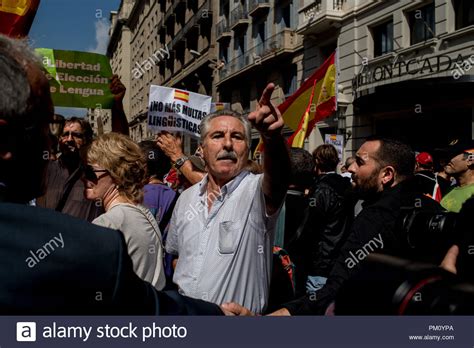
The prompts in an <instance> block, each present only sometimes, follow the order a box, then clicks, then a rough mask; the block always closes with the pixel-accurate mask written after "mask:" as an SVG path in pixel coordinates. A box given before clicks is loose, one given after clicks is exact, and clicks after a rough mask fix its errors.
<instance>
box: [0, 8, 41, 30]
mask: <svg viewBox="0 0 474 348" xmlns="http://www.w3.org/2000/svg"><path fill="white" fill-rule="evenodd" d="M39 3H40V0H0V33H1V34H5V35H7V36H10V37H13V38H21V37H25V36H27V35H28V33H29V31H30V28H31V25H32V24H33V19H34V18H35V15H36V10H38V7H39Z"/></svg>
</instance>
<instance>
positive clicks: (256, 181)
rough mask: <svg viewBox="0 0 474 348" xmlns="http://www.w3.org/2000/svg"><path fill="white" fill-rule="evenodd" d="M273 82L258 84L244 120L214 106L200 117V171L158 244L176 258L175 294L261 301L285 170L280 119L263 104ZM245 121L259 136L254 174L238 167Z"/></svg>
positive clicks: (246, 138) (259, 306)
mask: <svg viewBox="0 0 474 348" xmlns="http://www.w3.org/2000/svg"><path fill="white" fill-rule="evenodd" d="M274 88H275V87H274V85H273V84H272V83H270V84H269V85H268V86H267V87H266V88H265V90H264V92H263V95H262V97H261V99H260V101H259V102H258V105H257V109H256V110H255V111H254V112H251V113H250V114H249V116H248V118H247V117H245V116H243V115H240V114H238V113H236V112H234V111H231V110H222V111H218V112H216V113H213V114H210V115H208V116H206V117H205V118H204V119H203V120H202V122H201V128H200V130H201V143H202V150H203V156H204V160H205V162H206V166H207V168H208V175H206V176H205V177H204V178H203V179H202V180H201V181H200V182H199V183H197V184H195V185H194V186H192V187H190V188H189V189H188V190H186V191H184V192H183V193H182V194H181V196H180V198H179V200H178V202H177V204H176V207H175V210H174V212H173V216H172V218H171V222H170V228H169V234H168V239H167V245H166V250H167V251H168V253H170V254H174V255H176V256H178V257H179V258H178V262H177V265H176V269H175V274H174V278H173V281H174V282H175V283H176V284H177V285H178V287H179V290H180V292H181V294H183V295H184V294H185V295H186V296H190V297H194V298H198V299H203V300H207V301H210V302H214V303H217V304H221V303H224V302H229V301H235V302H239V303H241V304H243V305H245V306H246V307H248V308H251V309H252V310H253V311H255V312H257V313H261V312H263V311H264V309H265V307H266V305H267V302H268V290H269V281H270V275H271V260H272V246H273V239H274V229H275V223H276V219H277V217H278V214H279V211H280V207H281V204H282V202H283V200H284V197H285V194H286V190H287V187H288V180H289V172H290V159H289V154H288V148H287V145H286V142H285V140H284V138H283V136H282V134H281V130H282V128H283V119H282V117H281V114H280V112H279V111H278V109H277V108H275V107H274V106H273V105H272V103H271V102H270V99H271V95H272V92H273V90H274ZM251 125H253V126H254V127H255V128H256V129H257V130H258V131H259V132H260V135H261V136H262V138H263V141H264V148H265V150H264V165H263V167H264V173H263V174H259V175H254V174H251V173H249V172H248V171H246V170H244V168H245V166H246V164H247V159H248V156H249V150H250V142H251Z"/></svg>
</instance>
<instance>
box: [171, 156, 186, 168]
mask: <svg viewBox="0 0 474 348" xmlns="http://www.w3.org/2000/svg"><path fill="white" fill-rule="evenodd" d="M188 159H189V157H188V156H183V157H180V158H178V159H177V160H176V162H174V163H173V166H174V167H175V168H176V169H179V168H181V167H182V166H183V164H184V162H186V161H187V160H188Z"/></svg>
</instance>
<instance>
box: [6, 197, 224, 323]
mask: <svg viewBox="0 0 474 348" xmlns="http://www.w3.org/2000/svg"><path fill="white" fill-rule="evenodd" d="M0 260H2V262H1V265H0V283H1V284H2V286H1V287H0V314H1V315H6V314H8V315H58V314H61V315H93V314H102V315H115V314H117V315H158V314H159V315H167V314H168V315H181V314H212V315H218V314H222V312H221V311H220V309H219V307H218V306H217V305H215V304H211V303H208V302H204V301H200V300H194V299H191V298H187V297H184V296H181V295H179V294H178V293H176V292H160V291H156V290H155V289H154V288H153V286H152V285H151V284H149V283H147V282H145V281H143V280H141V279H140V278H139V277H138V276H137V275H136V274H135V273H134V271H133V265H132V261H131V259H130V257H129V256H128V253H127V246H126V244H125V241H124V238H123V235H122V233H120V232H118V231H113V230H110V229H106V228H102V227H99V226H95V225H92V224H90V223H88V222H85V221H83V220H80V219H76V218H73V217H70V216H67V215H64V214H60V213H56V212H54V211H51V210H47V209H42V208H37V207H28V206H24V205H19V204H10V203H1V202H0Z"/></svg>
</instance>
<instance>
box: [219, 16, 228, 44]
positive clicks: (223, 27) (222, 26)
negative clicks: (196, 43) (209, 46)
mask: <svg viewBox="0 0 474 348" xmlns="http://www.w3.org/2000/svg"><path fill="white" fill-rule="evenodd" d="M231 37H232V32H231V31H230V28H229V25H228V24H227V19H226V18H224V19H222V20H221V21H220V22H219V23H217V26H216V40H217V41H221V40H224V39H230V38H231Z"/></svg>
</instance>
